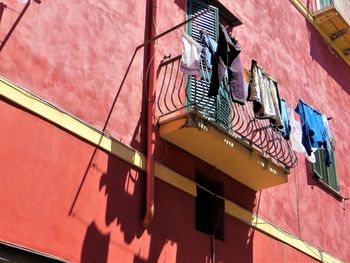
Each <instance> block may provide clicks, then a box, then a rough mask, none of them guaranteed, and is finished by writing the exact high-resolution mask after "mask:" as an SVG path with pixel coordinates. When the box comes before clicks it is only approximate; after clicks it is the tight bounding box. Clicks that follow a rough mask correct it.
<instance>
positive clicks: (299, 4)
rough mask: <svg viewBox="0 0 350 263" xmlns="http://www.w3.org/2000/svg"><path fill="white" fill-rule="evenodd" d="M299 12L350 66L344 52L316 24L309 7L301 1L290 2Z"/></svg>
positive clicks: (291, 0) (293, 0) (292, 0)
mask: <svg viewBox="0 0 350 263" xmlns="http://www.w3.org/2000/svg"><path fill="white" fill-rule="evenodd" d="M289 1H290V2H291V3H292V4H293V5H294V6H295V7H296V8H297V9H298V10H299V12H300V13H301V14H302V15H303V16H305V17H306V18H307V20H308V21H309V22H310V23H311V24H312V25H313V26H314V28H315V29H316V30H317V31H318V32H319V33H320V35H321V36H322V37H323V39H324V40H325V41H326V42H327V43H328V45H330V46H331V47H332V48H333V49H334V50H335V51H336V52H337V53H338V55H339V56H340V57H341V58H342V59H343V60H344V61H345V63H347V64H348V65H349V66H350V60H347V57H346V56H345V55H344V53H343V51H342V50H341V49H340V48H338V47H336V46H334V45H332V40H331V39H330V38H329V36H328V35H327V34H326V33H324V31H323V30H322V29H321V28H320V26H318V25H317V24H316V23H315V22H314V18H313V16H312V14H311V12H310V11H309V10H308V9H307V7H306V6H305V5H304V4H303V3H302V2H301V1H300V0H289Z"/></svg>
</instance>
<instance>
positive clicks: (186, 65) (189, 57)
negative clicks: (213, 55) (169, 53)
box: [180, 32, 203, 78]
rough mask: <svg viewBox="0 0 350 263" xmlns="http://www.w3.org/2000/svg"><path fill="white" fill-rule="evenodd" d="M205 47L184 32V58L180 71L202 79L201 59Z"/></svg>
mask: <svg viewBox="0 0 350 263" xmlns="http://www.w3.org/2000/svg"><path fill="white" fill-rule="evenodd" d="M202 49H203V47H202V46H201V45H200V44H199V43H197V42H196V41H195V40H194V39H193V38H191V37H190V36H189V35H187V34H186V33H185V32H182V58H181V65H180V71H181V72H183V73H185V74H188V75H194V76H195V77H196V78H200V76H201V74H200V57H201V52H202Z"/></svg>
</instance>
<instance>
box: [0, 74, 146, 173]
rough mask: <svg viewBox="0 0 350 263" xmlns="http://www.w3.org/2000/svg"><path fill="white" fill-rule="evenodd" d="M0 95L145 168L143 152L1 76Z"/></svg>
mask: <svg viewBox="0 0 350 263" xmlns="http://www.w3.org/2000/svg"><path fill="white" fill-rule="evenodd" d="M0 96H3V97H5V98H7V99H8V100H10V101H12V102H14V103H16V104H18V105H20V106H21V107H23V108H25V109H27V110H29V111H31V112H33V113H35V114H37V115H39V116H40V117H42V118H44V119H46V120H49V121H51V122H53V123H55V124H56V125H58V126H60V127H62V128H64V129H66V130H68V131H69V132H71V133H73V134H75V135H76V136H78V137H80V138H82V139H84V140H86V141H88V142H90V143H92V144H94V145H97V146H99V147H100V148H101V149H103V150H105V151H108V152H110V153H112V154H113V155H116V156H118V157H119V158H121V159H123V160H125V161H127V162H129V163H131V164H133V165H135V166H136V167H138V168H140V169H142V170H145V169H146V162H145V156H144V155H143V154H141V153H139V152H137V151H135V150H133V149H131V148H129V147H127V146H125V145H124V144H122V143H119V142H117V141H115V140H112V139H111V138H110V137H109V136H108V135H106V134H104V135H103V134H102V133H101V132H100V131H98V130H97V129H94V128H93V127H91V126H89V125H87V124H84V123H82V122H81V121H79V120H78V119H77V118H75V117H73V116H71V115H69V114H68V113H66V112H63V111H60V110H59V109H57V108H56V107H54V106H52V105H51V106H50V104H49V103H48V102H46V101H44V100H42V99H40V98H38V97H36V96H34V95H33V94H31V93H29V92H28V91H25V90H24V89H22V88H20V87H18V86H17V85H15V84H13V83H11V82H9V81H8V80H6V79H3V78H1V77H0Z"/></svg>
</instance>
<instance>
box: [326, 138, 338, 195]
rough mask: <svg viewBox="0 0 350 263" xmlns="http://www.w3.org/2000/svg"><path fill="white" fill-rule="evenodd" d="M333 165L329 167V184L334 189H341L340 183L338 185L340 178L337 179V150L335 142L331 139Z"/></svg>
mask: <svg viewBox="0 0 350 263" xmlns="http://www.w3.org/2000/svg"><path fill="white" fill-rule="evenodd" d="M331 147H332V152H331V161H332V163H331V165H330V166H329V167H327V175H328V185H329V186H330V187H332V188H333V189H334V190H336V191H339V185H338V179H337V171H336V167H335V150H334V144H333V142H332V141H331Z"/></svg>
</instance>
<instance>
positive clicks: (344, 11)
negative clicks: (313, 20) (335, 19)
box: [313, 0, 350, 25]
mask: <svg viewBox="0 0 350 263" xmlns="http://www.w3.org/2000/svg"><path fill="white" fill-rule="evenodd" d="M330 8H335V9H337V11H338V12H339V13H340V14H341V16H342V17H343V18H344V20H345V21H346V22H347V24H348V25H350V1H349V0H315V1H314V3H313V13H316V12H322V11H323V10H328V9H330Z"/></svg>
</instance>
